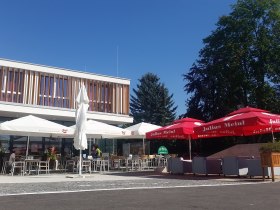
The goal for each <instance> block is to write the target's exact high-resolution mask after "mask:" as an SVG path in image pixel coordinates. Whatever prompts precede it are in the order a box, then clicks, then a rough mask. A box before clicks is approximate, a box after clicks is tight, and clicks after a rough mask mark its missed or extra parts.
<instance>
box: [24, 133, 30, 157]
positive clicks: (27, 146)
mask: <svg viewBox="0 0 280 210" xmlns="http://www.w3.org/2000/svg"><path fill="white" fill-rule="evenodd" d="M28 149H29V136H27V145H26V152H25V159H27V156H28Z"/></svg>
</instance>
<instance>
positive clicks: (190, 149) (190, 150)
mask: <svg viewBox="0 0 280 210" xmlns="http://www.w3.org/2000/svg"><path fill="white" fill-rule="evenodd" d="M189 156H190V160H191V159H192V143H191V137H190V135H189Z"/></svg>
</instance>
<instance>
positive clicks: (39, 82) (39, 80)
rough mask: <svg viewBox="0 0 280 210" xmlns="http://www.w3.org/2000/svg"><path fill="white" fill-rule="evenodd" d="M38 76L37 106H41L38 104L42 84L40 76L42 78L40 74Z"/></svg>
mask: <svg viewBox="0 0 280 210" xmlns="http://www.w3.org/2000/svg"><path fill="white" fill-rule="evenodd" d="M38 76H39V79H38V93H37V105H41V104H40V94H41V82H42V80H41V76H42V74H41V73H39V75H38Z"/></svg>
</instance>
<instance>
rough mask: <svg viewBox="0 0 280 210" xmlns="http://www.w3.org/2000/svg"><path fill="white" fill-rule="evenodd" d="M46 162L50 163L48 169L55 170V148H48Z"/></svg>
mask: <svg viewBox="0 0 280 210" xmlns="http://www.w3.org/2000/svg"><path fill="white" fill-rule="evenodd" d="M48 160H49V161H50V162H49V164H50V168H51V169H54V168H55V161H56V152H55V147H50V148H49V151H48Z"/></svg>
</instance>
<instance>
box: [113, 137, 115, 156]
mask: <svg viewBox="0 0 280 210" xmlns="http://www.w3.org/2000/svg"><path fill="white" fill-rule="evenodd" d="M112 150H113V151H112V154H113V155H114V154H115V139H113V149H112Z"/></svg>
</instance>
